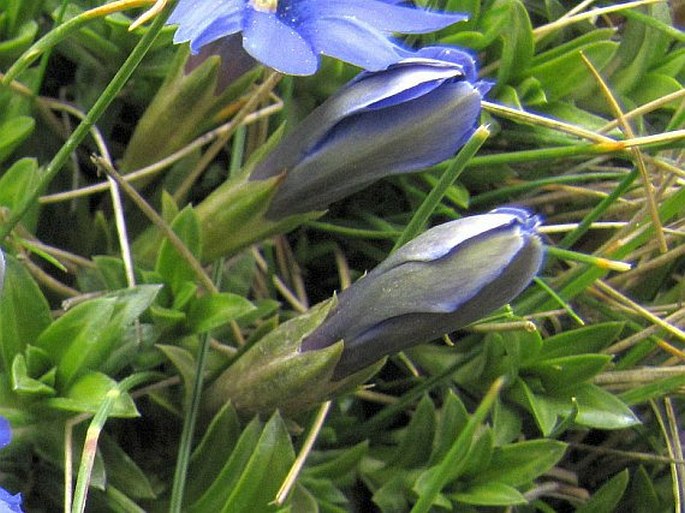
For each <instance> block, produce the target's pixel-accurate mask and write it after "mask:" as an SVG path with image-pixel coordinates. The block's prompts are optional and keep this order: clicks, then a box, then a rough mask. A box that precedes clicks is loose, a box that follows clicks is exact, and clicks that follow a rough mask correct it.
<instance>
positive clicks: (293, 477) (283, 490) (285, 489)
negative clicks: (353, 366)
mask: <svg viewBox="0 0 685 513" xmlns="http://www.w3.org/2000/svg"><path fill="white" fill-rule="evenodd" d="M330 409H331V401H326V402H325V403H323V404H322V405H321V406H319V410H318V411H317V413H316V418H315V419H314V422H313V423H312V427H311V428H310V429H309V433H307V437H306V438H305V439H304V442H303V444H302V449H300V452H299V454H298V455H297V457H296V458H295V461H294V462H293V465H292V467H290V470H289V471H288V474H287V475H286V476H285V479H284V480H283V483H282V484H281V487H280V488H279V490H278V493H277V494H276V498H275V499H274V500H273V502H272V504H275V505H277V506H283V504H285V501H286V500H288V495H290V491H291V490H292V488H293V486H295V482H296V481H297V477H298V476H299V475H300V472H301V471H302V467H304V464H305V461H306V460H307V456H309V453H310V452H311V451H312V448H313V447H314V442H316V438H317V437H318V436H319V433H320V432H321V428H322V427H323V424H324V421H325V420H326V415H328V411H329V410H330Z"/></svg>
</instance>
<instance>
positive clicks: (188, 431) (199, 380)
mask: <svg viewBox="0 0 685 513" xmlns="http://www.w3.org/2000/svg"><path fill="white" fill-rule="evenodd" d="M223 267H224V266H223V258H220V259H219V260H217V261H216V262H215V263H214V266H213V270H212V281H213V282H214V283H215V284H216V286H217V288H218V286H219V282H220V280H221V270H222V269H223ZM209 342H210V336H209V333H203V334H202V335H201V337H200V347H199V348H198V354H197V365H196V367H195V381H194V382H193V391H192V394H191V399H190V405H189V407H188V411H187V413H186V416H185V419H184V421H183V431H182V432H181V442H180V444H179V447H178V457H177V459H176V470H175V471H174V482H173V484H172V486H171V501H170V502H169V513H181V511H183V494H184V492H185V486H186V477H187V476H188V464H189V463H190V456H191V453H192V449H193V435H194V433H195V424H196V423H197V417H198V414H199V411H200V400H201V396H202V387H203V385H204V378H205V363H206V361H207V354H208V353H209Z"/></svg>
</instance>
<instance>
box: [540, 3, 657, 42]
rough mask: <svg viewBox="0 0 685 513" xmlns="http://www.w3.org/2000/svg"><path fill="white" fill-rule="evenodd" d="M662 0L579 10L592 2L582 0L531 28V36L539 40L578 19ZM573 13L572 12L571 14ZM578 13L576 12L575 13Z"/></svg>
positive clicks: (576, 21) (586, 18) (581, 19)
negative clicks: (557, 16)
mask: <svg viewBox="0 0 685 513" xmlns="http://www.w3.org/2000/svg"><path fill="white" fill-rule="evenodd" d="M663 1H664V0H639V1H636V2H626V3H623V4H617V5H611V6H608V7H600V8H597V9H591V10H589V11H586V12H579V11H580V10H581V9H584V8H585V7H586V6H587V5H589V4H591V3H592V2H582V3H581V4H580V5H578V6H576V8H575V9H572V10H571V11H569V12H568V13H566V14H565V15H564V16H562V17H561V18H559V19H558V20H555V21H553V22H551V23H548V24H547V25H542V26H540V27H538V28H536V29H534V30H533V37H534V38H535V40H536V41H539V40H540V39H542V38H543V37H545V36H546V35H548V34H550V33H552V32H554V31H556V30H560V29H562V28H564V27H567V26H569V25H573V24H574V23H578V22H580V21H585V20H589V19H592V18H596V17H598V16H604V15H605V14H611V13H614V12H619V11H623V10H626V9H634V8H635V7H640V6H642V5H649V4H656V3H661V2H663ZM571 13H573V14H571ZM576 13H578V14H576Z"/></svg>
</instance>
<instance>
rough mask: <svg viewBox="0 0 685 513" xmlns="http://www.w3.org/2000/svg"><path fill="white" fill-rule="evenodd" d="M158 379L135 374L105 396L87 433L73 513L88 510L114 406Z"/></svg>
mask: <svg viewBox="0 0 685 513" xmlns="http://www.w3.org/2000/svg"><path fill="white" fill-rule="evenodd" d="M157 377H158V374H156V373H153V372H142V373H139V374H133V375H132V376H129V377H127V378H125V379H123V380H122V381H121V382H120V383H119V384H118V385H116V386H114V387H112V388H111V389H110V390H109V391H108V392H107V394H106V395H105V400H104V401H102V404H100V407H99V408H98V411H97V412H96V413H95V416H94V417H93V420H91V421H90V425H89V426H88V430H87V431H86V439H85V440H84V442H83V453H82V455H81V462H80V463H79V469H78V477H77V479H76V488H75V490H74V502H73V503H72V507H71V511H72V513H83V511H85V509H86V499H87V497H88V487H89V485H90V477H91V474H92V472H93V463H94V461H95V455H96V453H97V446H98V439H99V438H100V433H102V430H103V428H104V427H105V422H107V418H108V417H109V414H110V413H111V411H112V408H114V405H115V404H116V402H117V400H118V399H119V398H120V397H121V395H122V394H123V393H125V392H127V391H128V390H130V389H131V388H133V387H135V386H137V385H139V384H142V383H144V382H146V381H150V380H152V379H155V378H157Z"/></svg>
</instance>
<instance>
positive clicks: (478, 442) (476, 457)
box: [463, 426, 495, 479]
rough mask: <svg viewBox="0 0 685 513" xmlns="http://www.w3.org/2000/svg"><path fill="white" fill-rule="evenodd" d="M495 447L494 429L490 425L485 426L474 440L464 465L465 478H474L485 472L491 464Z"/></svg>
mask: <svg viewBox="0 0 685 513" xmlns="http://www.w3.org/2000/svg"><path fill="white" fill-rule="evenodd" d="M494 449H495V436H494V434H493V432H492V429H491V428H490V427H489V426H484V427H483V429H482V430H480V432H479V433H478V436H477V437H476V438H475V440H474V441H473V446H472V447H471V450H470V451H469V454H468V457H467V460H466V466H465V467H464V474H463V477H464V479H472V478H474V476H478V475H479V474H480V473H481V472H483V471H484V470H485V469H486V468H487V467H488V466H489V465H490V460H491V459H492V453H493V451H494Z"/></svg>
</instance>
